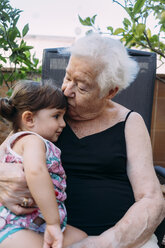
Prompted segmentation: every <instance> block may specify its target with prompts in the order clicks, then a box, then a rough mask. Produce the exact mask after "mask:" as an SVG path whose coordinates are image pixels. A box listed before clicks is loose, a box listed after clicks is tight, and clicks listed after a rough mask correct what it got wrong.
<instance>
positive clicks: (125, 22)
mask: <svg viewBox="0 0 165 248" xmlns="http://www.w3.org/2000/svg"><path fill="white" fill-rule="evenodd" d="M123 24H124V25H126V26H131V22H130V21H129V20H128V19H127V18H124V21H123Z"/></svg>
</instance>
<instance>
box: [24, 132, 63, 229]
mask: <svg viewBox="0 0 165 248" xmlns="http://www.w3.org/2000/svg"><path fill="white" fill-rule="evenodd" d="M23 139H24V143H23V155H22V156H23V167H24V171H25V177H26V180H27V184H28V187H29V190H30V192H31V194H32V196H33V198H34V200H35V202H36V204H37V206H38V207H39V208H40V210H41V212H42V214H43V216H44V219H45V221H46V223H47V224H50V225H51V224H58V225H59V224H60V217H59V212H58V205H57V201H56V197H55V192H54V187H53V183H52V180H51V177H50V175H49V173H48V169H47V167H46V148H45V143H44V142H43V141H42V140H41V138H39V137H38V136H35V135H27V136H25V137H24V138H23Z"/></svg>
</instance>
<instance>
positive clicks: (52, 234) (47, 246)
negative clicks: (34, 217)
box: [43, 224, 63, 248]
mask: <svg viewBox="0 0 165 248" xmlns="http://www.w3.org/2000/svg"><path fill="white" fill-rule="evenodd" d="M62 244H63V234H62V231H61V228H60V225H59V224H55V225H47V226H46V230H45V233H44V245H43V248H62V247H63V246H62Z"/></svg>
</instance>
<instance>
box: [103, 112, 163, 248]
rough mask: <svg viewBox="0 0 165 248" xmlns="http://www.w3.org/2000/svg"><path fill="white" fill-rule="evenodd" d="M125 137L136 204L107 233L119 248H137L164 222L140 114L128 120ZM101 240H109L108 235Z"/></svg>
mask: <svg viewBox="0 0 165 248" xmlns="http://www.w3.org/2000/svg"><path fill="white" fill-rule="evenodd" d="M125 136H126V146H127V157H128V164H127V172H128V176H129V179H130V182H131V185H132V189H133V192H134V196H135V201H136V202H135V203H134V204H133V206H132V207H131V208H130V209H129V210H128V211H127V213H126V214H125V216H124V217H123V218H122V219H121V220H120V221H119V222H118V223H117V224H116V226H115V227H114V229H113V230H110V232H111V231H112V233H113V236H114V238H115V241H116V242H117V247H118V248H129V247H134V248H136V247H140V246H142V245H143V244H144V243H145V242H146V241H147V240H148V239H149V238H150V236H151V235H152V234H153V232H154V231H155V229H156V227H157V226H158V225H159V223H160V222H161V221H162V220H163V218H164V217H165V205H164V200H163V196H162V192H161V189H160V184H159V182H158V179H157V177H156V174H155V171H154V167H153V160H152V148H151V142H150V138H149V134H148V132H147V129H146V127H145V124H144V121H143V120H142V118H141V116H140V115H139V114H137V113H132V114H131V115H130V116H129V118H128V120H127V122H126V128H125ZM103 236H106V237H107V239H108V231H107V232H105V233H104V234H103ZM115 247H116V246H115Z"/></svg>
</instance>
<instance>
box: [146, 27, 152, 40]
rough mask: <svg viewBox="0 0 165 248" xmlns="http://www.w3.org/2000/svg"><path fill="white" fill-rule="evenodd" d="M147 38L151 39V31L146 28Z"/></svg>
mask: <svg viewBox="0 0 165 248" xmlns="http://www.w3.org/2000/svg"><path fill="white" fill-rule="evenodd" d="M146 32H147V37H148V38H149V39H150V38H151V30H150V29H149V28H147V31H146Z"/></svg>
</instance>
